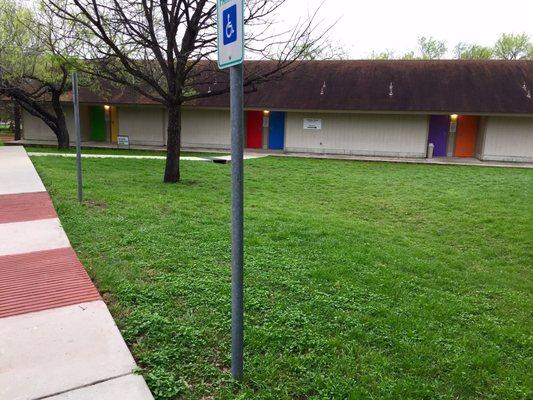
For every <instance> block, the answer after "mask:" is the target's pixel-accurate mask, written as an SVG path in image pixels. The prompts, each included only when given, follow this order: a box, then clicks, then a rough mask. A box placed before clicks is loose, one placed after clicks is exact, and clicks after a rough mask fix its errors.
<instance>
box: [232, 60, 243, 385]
mask: <svg viewBox="0 0 533 400" xmlns="http://www.w3.org/2000/svg"><path fill="white" fill-rule="evenodd" d="M242 81H243V67H242V64H239V65H235V66H233V67H231V68H230V90H231V374H232V375H233V377H234V378H235V379H241V378H242V376H243V342H244V340H243V339H244V325H243V320H244V290H243V272H244V269H243V249H244V246H243V147H244V143H243V142H244V135H243V125H244V121H243V82H242Z"/></svg>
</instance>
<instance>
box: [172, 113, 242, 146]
mask: <svg viewBox="0 0 533 400" xmlns="http://www.w3.org/2000/svg"><path fill="white" fill-rule="evenodd" d="M181 130H182V134H181V144H182V146H183V147H205V148H213V149H227V148H229V147H230V145H231V125H230V114H229V111H228V110H192V109H184V110H183V114H182V120H181Z"/></svg>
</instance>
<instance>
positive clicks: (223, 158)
mask: <svg viewBox="0 0 533 400" xmlns="http://www.w3.org/2000/svg"><path fill="white" fill-rule="evenodd" d="M28 155H29V156H30V157H70V158H74V157H76V154H74V153H52V152H35V151H30V152H28ZM267 156H268V155H267V154H253V153H252V154H244V155H243V159H245V160H250V159H254V158H262V157H267ZM81 157H82V158H125V159H138V160H166V158H167V157H166V156H142V155H131V156H130V155H127V154H125V155H121V154H82V155H81ZM180 160H181V161H207V162H217V161H224V162H231V156H229V155H228V156H220V157H218V156H215V157H194V156H192V157H191V156H181V157H180Z"/></svg>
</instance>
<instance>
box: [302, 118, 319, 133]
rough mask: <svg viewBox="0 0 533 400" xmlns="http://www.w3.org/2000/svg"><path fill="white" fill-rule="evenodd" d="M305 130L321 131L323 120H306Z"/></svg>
mask: <svg viewBox="0 0 533 400" xmlns="http://www.w3.org/2000/svg"><path fill="white" fill-rule="evenodd" d="M304 129H308V130H313V131H319V130H321V129H322V119H320V118H304Z"/></svg>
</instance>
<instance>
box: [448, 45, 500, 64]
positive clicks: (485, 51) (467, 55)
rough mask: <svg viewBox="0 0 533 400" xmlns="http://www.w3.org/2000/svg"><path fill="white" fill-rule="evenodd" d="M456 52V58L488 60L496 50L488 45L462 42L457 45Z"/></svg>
mask: <svg viewBox="0 0 533 400" xmlns="http://www.w3.org/2000/svg"><path fill="white" fill-rule="evenodd" d="M454 53H455V58H458V59H460V60H488V59H491V58H492V56H493V53H494V50H493V49H492V48H490V47H486V46H480V45H477V44H466V43H463V42H461V43H459V44H458V45H457V46H455V49H454Z"/></svg>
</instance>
